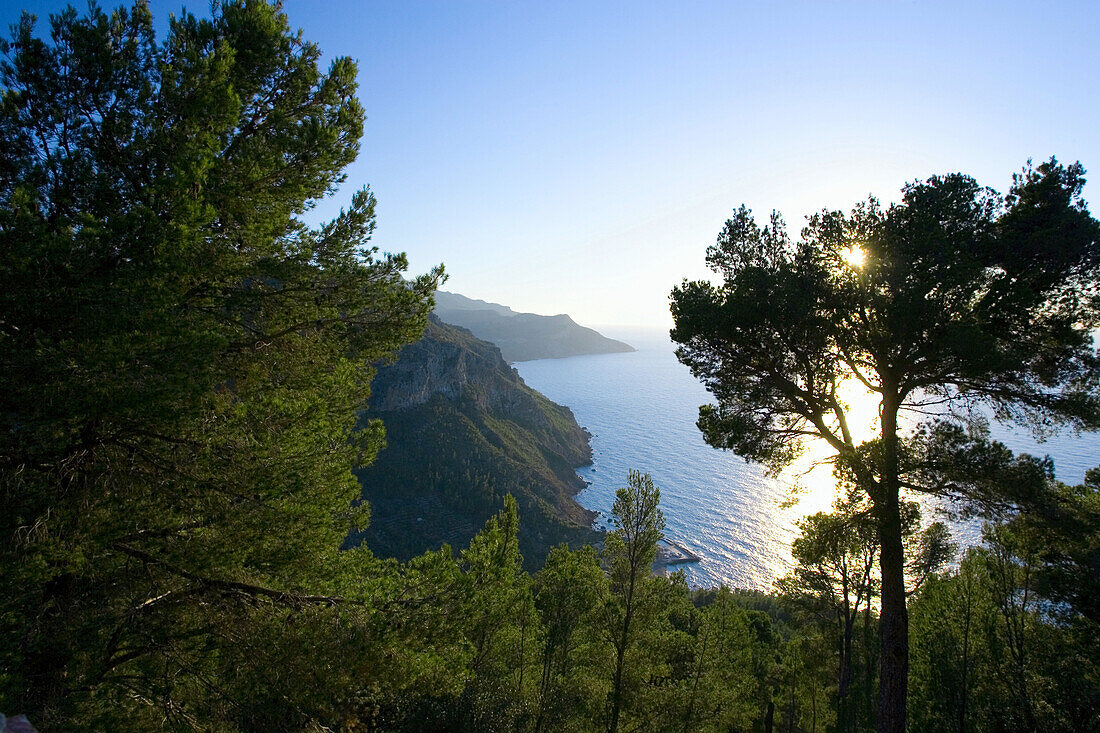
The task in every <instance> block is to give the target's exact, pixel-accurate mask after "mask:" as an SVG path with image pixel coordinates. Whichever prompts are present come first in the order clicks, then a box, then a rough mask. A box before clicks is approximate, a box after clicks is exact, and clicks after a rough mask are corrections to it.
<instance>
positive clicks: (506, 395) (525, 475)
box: [351, 317, 596, 566]
mask: <svg viewBox="0 0 1100 733" xmlns="http://www.w3.org/2000/svg"><path fill="white" fill-rule="evenodd" d="M364 417H365V418H381V419H382V421H383V423H384V424H385V426H386V441H387V447H386V448H385V449H384V450H383V451H382V452H381V453H380V454H379V456H378V459H377V460H376V461H375V463H374V464H373V465H371V466H370V467H368V468H366V469H364V470H362V471H360V472H359V479H360V482H361V483H362V486H363V496H364V498H365V499H366V500H367V501H368V502H369V503H370V505H371V517H372V518H371V523H370V526H369V527H368V529H367V530H366V531H365V532H363V533H360V534H359V535H357V536H354V537H353V538H351V539H352V541H356V542H365V543H366V544H367V546H368V547H370V548H371V549H372V550H373V551H374V552H375V553H377V554H379V555H385V556H392V557H397V558H399V559H402V560H405V559H408V558H411V557H413V556H414V555H417V554H419V553H422V552H424V551H425V550H429V549H436V548H438V547H439V546H440V545H441V544H442V543H444V542H447V543H450V544H451V545H452V546H453V547H456V548H460V547H463V546H465V545H466V544H467V543H468V542H469V540H470V538H471V537H473V535H474V533H475V532H476V531H477V530H479V529H481V527H482V526H483V525H484V523H485V520H486V519H488V518H489V516H491V515H492V514H494V513H495V512H497V511H499V510H500V507H501V505H502V502H503V497H504V496H505V495H506V494H512V495H513V496H515V498H516V500H517V502H518V503H519V508H520V517H521V526H520V534H519V541H520V548H521V551H522V552H523V554H524V557H525V558H526V559H527V563H528V565H530V566H536V565H538V564H539V563H541V561H542V559H543V558H544V557H545V555H546V553H547V551H548V550H549V549H550V548H551V547H553V546H554V545H555V544H558V543H561V542H569V543H570V544H571V545H580V544H584V543H587V542H591V541H593V540H594V539H595V538H596V537H595V532H594V531H593V530H591V529H590V527H591V523H592V519H593V518H594V513H593V512H589V511H587V510H585V509H583V508H582V507H581V506H580V505H578V504H577V503H576V502H575V501H574V500H573V496H574V495H575V494H576V493H577V492H578V491H580V490H581V489H582V488H584V482H583V481H582V480H581V479H580V478H579V477H578V476H577V474H576V473H575V469H576V468H577V467H579V466H582V465H586V464H587V463H589V462H590V461H591V456H592V451H591V448H590V447H589V445H588V438H589V436H588V433H587V432H586V431H585V430H584V429H583V428H581V427H580V426H579V425H577V423H576V420H574V418H573V414H572V412H570V411H569V409H568V408H566V407H562V406H561V405H557V404H555V403H553V402H551V401H550V400H548V399H547V398H546V397H544V396H543V395H541V394H539V393H538V392H536V391H534V390H532V389H531V388H529V387H527V385H525V384H524V383H523V380H522V379H520V377H519V376H518V375H517V374H516V372H515V370H514V369H512V368H511V367H509V366H508V365H507V364H506V363H505V361H504V359H503V358H502V357H501V353H500V350H499V349H497V348H496V347H495V346H493V345H492V344H489V343H486V342H484V341H481V340H479V339H477V338H475V337H474V336H473V335H472V334H471V333H470V332H468V331H465V330H463V329H460V328H456V327H454V326H450V325H448V324H444V323H442V322H440V321H439V320H438V319H436V318H435V317H433V318H432V321H431V323H430V324H429V326H428V329H427V331H426V332H425V335H424V338H423V339H421V340H420V341H418V342H417V343H415V344H411V345H409V346H406V347H405V348H404V349H402V350H401V352H400V354H399V356H398V358H397V360H396V361H395V362H394V363H393V364H390V365H387V366H383V367H382V368H380V369H379V371H378V374H377V376H376V377H375V379H374V382H373V386H372V396H371V400H370V409H369V410H368V412H367V413H365V415H364Z"/></svg>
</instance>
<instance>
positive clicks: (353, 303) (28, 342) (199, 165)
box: [0, 0, 438, 729]
mask: <svg viewBox="0 0 1100 733" xmlns="http://www.w3.org/2000/svg"><path fill="white" fill-rule="evenodd" d="M4 50H5V52H6V54H7V59H6V61H5V62H4V63H3V65H2V66H0V81H2V84H3V100H2V107H0V167H2V168H3V170H4V175H3V176H2V177H0V202H2V205H0V272H2V273H3V275H2V277H3V282H4V287H3V288H0V373H2V374H3V375H4V388H3V389H2V390H0V401H2V407H0V414H2V415H3V426H2V430H0V485H2V487H3V488H2V491H3V506H4V512H2V518H0V533H2V535H0V536H2V537H3V542H2V545H0V547H2V549H0V551H2V553H3V557H2V558H0V567H2V570H0V573H2V578H0V579H2V581H3V586H4V587H5V600H4V614H3V619H2V626H0V634H2V636H0V648H2V651H0V654H2V655H3V659H2V662H0V667H2V668H3V669H4V670H5V672H4V675H3V677H0V684H2V689H0V708H3V709H4V710H14V709H22V710H25V711H27V712H28V713H31V714H32V715H33V717H34V719H35V721H36V723H37V724H38V725H40V726H42V727H43V728H45V729H49V728H51V727H68V725H70V724H77V721H81V723H80V724H81V725H90V726H92V727H99V728H104V729H118V728H120V727H128V726H129V725H130V724H131V723H130V722H128V721H135V720H136V721H146V722H149V721H153V720H158V721H163V722H164V724H166V725H169V726H173V727H199V728H201V727H204V726H207V725H213V724H214V723H213V722H212V721H219V720H220V721H225V725H230V723H229V722H228V721H234V720H235V721H237V724H238V725H242V726H244V727H263V726H266V725H269V724H270V725H272V726H274V727H276V728H279V727H281V728H287V727H295V726H299V725H301V726H304V725H305V724H306V723H308V721H309V720H310V719H312V718H320V717H325V718H327V719H330V720H331V719H333V718H334V717H336V718H338V717H339V715H341V714H342V713H341V712H340V711H341V710H344V709H345V708H346V704H345V702H341V700H340V696H341V694H343V693H342V691H343V690H346V688H347V679H348V675H349V674H350V672H351V671H352V670H354V669H355V666H354V665H352V666H351V667H350V668H345V666H344V665H343V664H342V663H340V662H337V661H336V659H337V658H336V657H334V658H333V659H332V660H331V661H325V662H323V663H318V659H317V658H315V657H313V656H312V655H309V656H308V658H307V655H304V654H303V653H301V652H300V651H298V650H296V649H295V647H300V648H302V649H305V648H310V647H309V645H310V644H314V643H315V642H316V643H317V644H318V646H319V647H320V646H323V644H321V640H320V639H316V638H314V637H313V632H314V631H315V630H317V629H319V628H325V627H327V628H329V629H331V630H332V634H331V635H330V636H327V637H325V638H327V639H331V640H336V639H341V638H347V635H348V634H352V631H351V630H352V629H357V628H358V627H359V625H360V624H362V623H366V621H365V620H364V619H366V618H369V617H370V611H369V610H368V609H369V608H370V607H371V602H370V601H368V598H369V597H370V596H371V591H370V588H371V582H370V580H369V579H368V578H363V579H361V580H362V582H359V583H349V581H348V577H347V575H348V573H354V572H356V569H357V568H360V567H371V561H370V560H369V558H368V557H367V556H365V555H364V556H363V557H359V556H358V555H347V556H346V557H345V556H341V555H340V554H339V553H338V550H339V546H340V542H341V540H342V539H343V537H344V536H345V534H346V533H347V531H348V529H349V528H350V527H353V526H356V525H359V524H362V523H364V522H365V520H366V513H365V512H363V511H359V512H357V511H353V510H352V508H351V501H352V500H353V499H354V498H355V497H356V496H357V494H358V485H357V483H356V481H355V478H354V476H353V475H352V474H351V471H350V469H351V468H352V467H354V466H356V465H359V464H361V463H363V462H365V461H369V460H371V459H372V458H373V456H374V454H375V453H376V451H377V450H378V448H379V447H380V446H381V444H382V429H381V425H380V424H378V423H373V424H370V425H367V426H366V427H365V429H363V430H358V431H357V430H356V426H355V411H356V410H357V409H358V408H359V407H360V406H361V405H363V404H364V403H365V401H366V398H367V396H368V394H369V383H370V379H371V376H372V374H373V369H372V367H371V366H370V365H371V363H372V362H373V361H375V360H377V359H378V358H380V357H382V356H384V355H386V354H388V353H390V352H392V351H393V350H394V349H396V348H397V347H398V346H400V345H401V344H402V343H405V342H407V341H409V340H411V339H413V338H415V337H416V335H417V334H418V333H419V331H420V330H421V329H422V328H423V326H424V323H425V319H426V317H427V312H428V310H429V308H430V298H431V293H432V292H433V290H434V288H435V286H436V284H437V281H438V273H433V274H430V275H426V276H423V277H419V278H417V279H415V280H413V281H411V282H408V281H405V280H404V279H403V278H402V276H401V273H402V271H403V270H404V269H405V259H404V257H402V256H398V255H393V256H391V255H386V256H379V255H378V253H377V252H376V251H375V249H373V248H371V247H370V246H369V238H370V235H371V232H372V229H373V226H374V198H373V196H372V195H371V194H370V192H369V191H367V190H363V191H360V192H359V193H357V194H355V195H354V196H353V197H352V200H351V205H350V208H348V209H347V210H345V211H343V212H342V213H341V214H340V215H339V216H338V217H337V218H336V219H335V220H334V221H332V222H330V223H328V224H324V225H322V226H320V227H318V228H315V229H313V228H309V227H307V226H306V225H305V224H303V223H302V222H301V220H300V219H299V215H301V214H302V213H303V212H305V211H306V210H308V209H309V208H311V207H312V206H313V205H314V203H315V202H316V201H317V200H319V199H320V198H322V197H324V196H326V195H328V194H329V193H331V192H332V191H333V190H334V187H335V186H336V184H338V183H339V182H340V181H341V180H342V179H343V168H344V167H345V166H346V165H347V164H348V163H350V162H351V161H352V160H353V159H354V157H355V155H356V152H357V151H358V144H359V143H358V139H359V136H360V134H361V132H362V118H363V113H362V109H361V107H360V105H359V103H358V102H357V101H356V99H355V86H356V83H355V66H354V64H353V63H352V62H350V61H348V60H347V59H337V60H335V61H334V62H333V63H332V65H331V66H330V68H329V69H328V71H327V72H326V71H322V70H320V69H318V67H317V62H318V60H319V58H320V51H319V49H318V48H317V47H316V46H314V45H312V44H310V43H308V42H306V41H304V40H302V38H301V36H300V35H299V34H297V33H294V32H292V31H291V30H290V29H289V28H288V27H287V21H286V18H285V16H284V15H282V14H281V13H280V12H279V11H278V9H277V8H276V7H273V6H269V5H267V4H266V3H262V2H255V1H252V0H250V1H247V2H245V1H242V2H228V3H224V4H220V5H219V6H218V7H217V9H216V12H215V13H214V17H213V18H212V19H210V20H200V19H197V18H195V17H194V16H191V15H189V14H184V15H183V16H181V17H180V18H178V19H177V20H174V21H173V22H172V24H171V28H170V30H169V33H168V35H167V37H166V38H165V40H164V41H163V42H161V43H158V42H157V41H156V40H155V39H154V36H153V30H152V19H151V17H150V16H149V12H148V9H147V8H146V6H145V5H144V4H142V3H136V4H135V5H134V6H133V7H132V8H131V9H128V10H127V9H122V10H118V11H115V12H114V13H112V14H111V15H107V14H106V13H104V12H102V11H100V10H99V9H98V8H97V7H95V6H92V7H91V8H90V9H89V11H88V15H87V16H86V17H79V16H78V15H77V13H76V12H75V11H74V10H72V9H69V10H66V11H64V12H63V13H62V14H60V15H58V16H54V17H53V18H51V20H50V30H49V37H48V39H43V38H40V37H38V36H36V35H35V30H34V22H33V19H32V18H31V17H30V16H27V15H24V16H23V18H22V19H21V21H20V23H19V24H18V25H17V26H16V27H15V29H14V35H13V37H12V40H11V41H10V42H9V43H7V44H5V46H4ZM351 606H354V607H355V608H356V609H362V610H351V609H350V607H351ZM345 607H349V608H345ZM289 629H294V630H296V631H290V630H289ZM355 633H358V632H355ZM352 635H354V634H352ZM364 638H365V637H364ZM244 649H247V650H248V653H247V654H241V650H244ZM322 656H323V655H322ZM279 668H286V670H287V671H286V673H285V674H284V675H283V676H281V677H280V678H279V680H281V681H280V682H279V684H274V685H270V684H267V683H265V682H264V680H268V681H270V679H271V678H270V674H269V673H268V671H267V670H271V669H279ZM249 680H250V682H248V683H247V684H245V681H249ZM292 681H293V683H292ZM291 688H293V689H291ZM261 689H263V690H266V692H264V693H261V692H259V690H261ZM267 694H270V695H271V696H272V697H270V698H266V697H264V696H265V695H267ZM261 712H262V716H261V717H260V718H257V717H255V716H256V715H257V714H261ZM66 721H67V722H66ZM124 721H125V722H124ZM261 723H262V724H261ZM135 725H139V726H140V725H142V724H141V723H140V722H138V723H135ZM149 727H152V723H149Z"/></svg>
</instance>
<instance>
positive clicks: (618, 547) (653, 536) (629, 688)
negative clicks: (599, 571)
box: [603, 470, 665, 733]
mask: <svg viewBox="0 0 1100 733" xmlns="http://www.w3.org/2000/svg"><path fill="white" fill-rule="evenodd" d="M627 484H628V485H627V486H626V487H625V488H621V489H619V490H618V491H616V492H615V503H614V505H613V506H612V508H611V514H612V517H613V521H614V522H615V526H616V529H615V531H614V532H610V533H609V534H608V535H607V539H606V540H605V541H604V547H603V558H604V562H605V564H606V565H607V574H608V579H609V581H610V584H611V596H610V597H609V598H608V600H607V602H606V604H605V609H604V616H605V624H606V628H607V632H608V636H609V638H610V640H611V643H612V644H613V645H614V647H615V673H614V676H613V679H612V683H611V693H610V695H609V699H608V715H607V721H608V722H607V730H608V731H609V733H614V731H615V730H617V729H618V725H619V714H620V711H621V709H622V705H623V698H624V695H625V696H626V697H628V698H629V697H630V696H631V694H632V693H633V692H634V690H635V689H637V687H638V684H639V682H640V679H641V675H640V674H638V672H639V671H640V668H641V665H637V664H630V665H628V664H627V663H626V657H627V652H628V651H629V650H630V648H631V647H632V646H633V645H634V643H635V638H636V636H637V634H638V628H639V625H640V624H643V625H644V623H645V621H646V620H647V619H646V618H645V617H646V614H647V613H649V612H651V611H652V610H653V603H651V601H652V600H653V598H654V595H653V590H654V589H653V583H652V582H651V579H650V577H649V575H650V572H651V570H652V566H653V561H654V560H655V559H656V558H657V543H658V542H659V541H660V539H661V537H663V536H664V528H665V518H664V515H663V514H662V513H661V510H660V508H659V507H658V504H659V502H660V498H661V492H660V490H658V488H657V487H656V486H654V484H653V479H652V478H650V476H649V474H643V473H641V472H639V471H634V470H631V471H630V473H629V476H628V481H627ZM636 616H638V617H641V618H639V619H636V618H635V617H636ZM628 677H629V678H630V679H627V678H628Z"/></svg>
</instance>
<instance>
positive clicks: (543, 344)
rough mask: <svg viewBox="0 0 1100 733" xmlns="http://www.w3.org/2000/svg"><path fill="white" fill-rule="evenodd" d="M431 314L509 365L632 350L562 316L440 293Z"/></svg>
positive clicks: (455, 294) (454, 294) (628, 345)
mask: <svg viewBox="0 0 1100 733" xmlns="http://www.w3.org/2000/svg"><path fill="white" fill-rule="evenodd" d="M435 313H436V315H437V316H439V318H440V320H442V321H444V322H446V323H450V324H452V325H455V326H461V327H462V328H465V329H468V330H469V331H471V332H472V333H473V334H474V335H475V336H477V337H478V338H479V339H483V340H485V341H489V342H490V343H493V344H495V345H496V346H497V347H498V348H499V349H500V352H501V354H502V355H503V356H504V359H505V361H507V362H509V363H513V362H517V361H532V360H534V359H560V358H562V357H566V356H580V355H582V354H617V353H623V352H629V351H634V347H633V346H631V345H630V344H626V343H623V342H622V341H616V340H615V339H610V338H607V337H606V336H604V335H602V334H600V333H599V332H597V331H595V330H593V329H591V328H586V327H584V326H581V325H579V324H577V323H576V322H575V321H574V320H573V319H572V318H570V317H569V316H568V315H565V314H564V313H563V314H560V315H556V316H540V315H536V314H534V313H518V312H516V311H514V310H512V309H511V308H509V307H508V306H504V305H500V304H498V303H488V302H486V301H484V300H474V299H472V298H467V297H466V296H464V295H458V294H457V293H448V292H446V291H443V290H437V291H436V294H435Z"/></svg>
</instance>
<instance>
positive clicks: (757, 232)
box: [672, 159, 1100, 731]
mask: <svg viewBox="0 0 1100 733" xmlns="http://www.w3.org/2000/svg"><path fill="white" fill-rule="evenodd" d="M1083 174H1084V171H1083V169H1082V168H1081V166H1080V165H1079V164H1077V165H1071V166H1068V167H1066V166H1062V165H1060V164H1058V162H1057V161H1056V160H1054V159H1051V160H1050V161H1049V162H1046V163H1043V164H1041V165H1039V166H1037V167H1033V166H1031V165H1030V164H1029V166H1028V167H1027V168H1026V169H1025V170H1024V171H1023V173H1021V174H1020V175H1019V176H1017V177H1016V178H1015V180H1014V184H1013V187H1012V189H1011V191H1010V192H1009V194H1008V195H1007V196H1005V197H1000V196H998V195H996V194H995V193H994V192H993V191H990V190H988V189H985V188H981V187H979V186H978V185H977V183H975V182H974V180H973V179H971V178H969V177H967V176H963V175H960V174H956V175H950V176H943V177H935V178H931V179H928V180H927V181H924V182H918V183H912V184H909V185H908V186H906V187H905V188H904V189H903V191H902V200H901V202H900V203H898V204H895V205H892V206H890V207H888V208H886V209H883V208H882V207H881V206H880V205H879V204H878V202H877V201H875V200H874V199H870V200H868V201H867V202H866V203H864V204H860V205H858V206H856V207H855V208H854V209H853V210H852V212H851V214H850V215H845V214H843V213H841V212H830V211H825V212H822V213H820V214H817V215H815V216H813V217H811V218H810V220H809V222H808V224H807V226H806V227H805V229H804V230H803V232H802V237H801V239H800V240H799V241H798V242H792V241H791V240H790V239H789V238H788V236H787V234H786V231H785V228H784V226H783V222H782V220H781V219H780V218H779V217H778V215H773V216H772V219H771V222H770V223H769V224H768V225H767V226H765V227H763V228H760V227H758V226H757V225H756V223H755V221H754V220H753V217H752V215H751V213H750V212H749V211H748V210H747V209H746V208H745V207H741V208H740V209H739V210H737V211H736V212H735V213H734V216H733V217H732V218H731V219H729V220H728V221H727V222H726V224H725V227H724V228H723V230H722V231H721V233H720V234H719V236H718V241H717V243H716V244H715V245H714V246H713V247H711V248H709V249H708V251H707V264H708V265H709V266H710V268H711V269H712V270H713V271H714V272H715V273H716V274H717V275H719V277H720V278H721V282H720V283H719V284H714V283H711V282H707V281H697V282H686V281H685V282H684V283H683V284H682V285H681V286H680V287H678V288H676V289H674V290H673V292H672V315H673V318H674V321H675V324H676V325H675V327H674V328H673V330H672V338H673V340H675V341H677V342H678V343H679V344H681V346H680V348H679V349H678V351H677V355H678V356H679V358H680V360H681V361H683V362H684V363H685V364H687V365H688V366H689V367H690V368H691V370H692V373H693V374H694V375H695V376H696V377H698V378H699V379H701V380H702V381H703V383H704V384H705V385H706V387H707V389H708V390H709V391H710V392H711V393H712V394H713V395H714V396H715V398H716V400H717V404H716V405H705V406H703V407H701V408H700V414H699V428H700V430H701V431H702V432H703V435H704V437H705V438H706V440H707V442H708V443H710V444H711V445H714V446H716V447H719V448H725V449H730V450H733V451H735V452H737V453H738V454H739V455H742V456H744V457H745V458H747V459H749V460H753V461H757V462H760V463H763V464H765V465H766V466H768V467H769V468H770V469H771V470H774V471H778V470H780V469H781V468H782V467H783V466H785V465H788V464H789V463H790V462H791V461H792V460H793V459H794V458H795V457H797V456H798V455H799V453H800V452H801V451H802V450H803V449H804V447H805V444H806V441H807V440H809V439H820V440H823V441H825V443H827V444H828V445H829V446H830V447H831V448H832V450H833V451H834V452H835V455H836V457H837V464H836V465H837V469H838V470H839V471H840V472H841V473H842V474H843V475H844V476H845V477H846V479H847V480H849V481H850V482H851V483H853V484H854V486H855V487H856V488H857V489H858V490H859V491H861V492H862V493H863V494H864V495H865V496H866V497H867V498H868V499H869V500H870V502H871V509H872V512H873V517H874V519H875V523H876V529H877V534H878V539H879V543H880V555H879V562H880V565H881V569H882V571H881V582H882V588H881V598H882V609H883V614H882V621H883V624H882V652H883V653H882V675H881V678H882V679H881V690H882V698H881V700H882V702H881V706H880V718H879V722H878V724H879V726H880V729H881V730H893V731H901V730H903V729H904V727H905V685H906V678H907V673H906V656H907V641H906V634H907V632H906V616H905V591H906V588H905V567H904V565H905V552H904V547H903V542H902V531H903V517H902V509H901V504H900V492H901V491H902V489H903V488H904V489H908V490H916V491H924V492H929V493H935V494H940V495H942V496H947V497H950V498H956V499H963V500H967V499H975V500H977V501H980V502H984V503H986V504H989V503H991V502H998V501H999V502H1000V503H1001V504H1005V505H1011V504H1012V503H1013V500H1014V499H1015V498H1016V497H1015V496H1014V493H1015V492H1014V491H1013V490H1012V489H1011V488H1009V487H1008V486H1006V485H1003V484H998V483H997V482H994V481H990V480H988V478H987V477H985V476H983V475H982V474H981V473H980V472H975V471H970V472H969V473H968V471H967V469H966V467H965V466H964V467H959V466H953V465H950V464H946V463H944V462H943V460H942V459H944V458H948V457H950V456H951V455H952V454H951V453H950V452H945V451H940V452H938V453H933V454H930V455H922V454H921V453H920V451H921V448H922V447H925V445H923V444H922V441H921V440H919V439H918V440H915V441H910V442H908V443H907V442H906V441H905V440H904V437H905V436H902V435H901V434H900V432H899V428H898V418H899V413H901V412H903V411H906V410H916V411H919V410H920V409H921V408H922V406H926V405H928V404H931V403H936V404H938V405H940V408H939V409H940V410H944V408H945V406H946V410H944V411H945V417H944V421H945V422H946V423H952V422H968V423H969V424H970V425H974V424H975V422H976V421H975V420H974V419H973V416H972V415H968V414H967V413H968V411H969V409H970V408H971V407H972V406H974V405H976V404H984V405H986V406H988V407H989V408H990V409H991V410H992V411H993V414H994V416H995V417H996V418H998V419H1010V420H1016V421H1018V422H1021V423H1025V424H1028V425H1030V426H1032V427H1033V428H1035V429H1036V430H1037V431H1049V430H1052V429H1054V428H1056V427H1057V426H1059V425H1066V424H1068V425H1071V426H1073V427H1078V428H1096V427H1098V426H1100V390H1098V389H1097V384H1098V383H1100V360H1098V359H1097V357H1096V354H1095V352H1094V351H1093V349H1092V339H1091V336H1090V330H1091V329H1092V328H1094V327H1096V326H1097V325H1098V323H1100V321H1098V313H1100V310H1098V308H1097V305H1098V300H1097V297H1096V292H1097V288H1098V286H1100V283H1098V275H1097V273H1098V272H1100V268H1098V267H1097V265H1098V264H1100V224H1098V223H1097V222H1096V221H1095V220H1094V219H1093V218H1092V217H1091V216H1090V215H1089V213H1088V210H1087V208H1086V207H1085V204H1084V202H1083V201H1082V200H1081V190H1082V186H1083V185H1084V178H1083ZM857 255H858V256H857ZM847 383H858V384H861V385H862V386H863V387H864V388H866V389H867V390H869V391H871V392H872V393H874V395H875V397H876V398H877V399H878V400H879V402H880V409H879V412H878V414H879V420H878V425H877V428H878V431H879V437H878V438H877V439H876V440H875V441H871V442H869V443H862V444H861V443H860V442H858V440H857V439H856V438H855V437H853V436H855V435H858V434H859V433H858V431H857V430H855V429H854V428H853V426H851V425H849V422H848V421H849V418H850V412H849V406H848V404H847V403H846V401H845V398H844V393H845V389H846V387H847ZM955 410H958V411H959V412H960V413H961V416H960V415H958V414H955V412H954V411H955ZM934 430H935V428H933V431H934ZM918 437H919V436H918ZM968 440H970V442H971V443H973V444H974V445H975V447H976V448H978V449H979V451H978V452H982V453H988V452H989V451H988V446H989V441H988V439H987V438H986V437H985V436H982V435H980V434H979V433H972V434H970V435H969V436H968ZM971 452H973V451H971ZM963 453H965V451H964V452H963ZM955 455H958V452H956V453H955ZM1002 463H1004V462H1003V461H1002ZM1008 468H1013V466H1008ZM1024 468H1026V466H1024Z"/></svg>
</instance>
